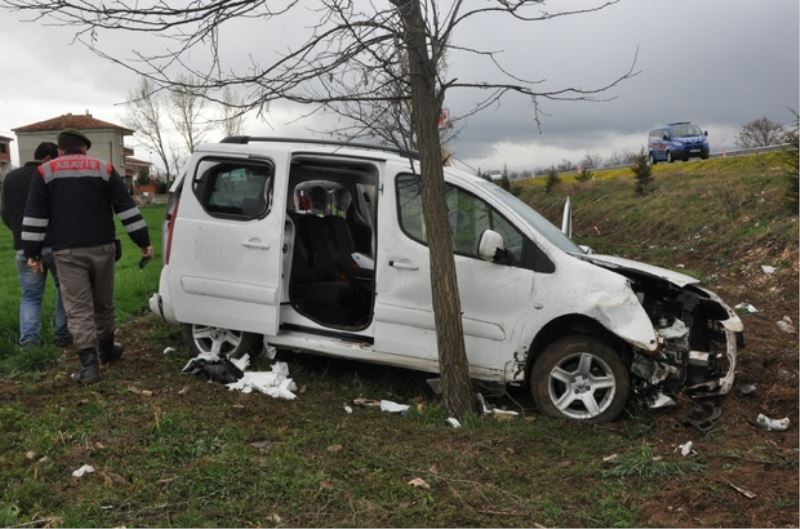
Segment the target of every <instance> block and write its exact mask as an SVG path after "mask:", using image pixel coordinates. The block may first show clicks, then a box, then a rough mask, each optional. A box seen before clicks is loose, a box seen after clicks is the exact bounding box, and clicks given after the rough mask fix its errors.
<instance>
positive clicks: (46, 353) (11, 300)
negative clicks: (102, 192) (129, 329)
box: [0, 206, 164, 376]
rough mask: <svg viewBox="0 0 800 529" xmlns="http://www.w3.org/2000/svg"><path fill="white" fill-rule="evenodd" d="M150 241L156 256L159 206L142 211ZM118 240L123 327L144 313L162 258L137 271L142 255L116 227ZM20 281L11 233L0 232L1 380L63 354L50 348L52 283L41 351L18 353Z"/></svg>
mask: <svg viewBox="0 0 800 529" xmlns="http://www.w3.org/2000/svg"><path fill="white" fill-rule="evenodd" d="M142 214H143V215H144V218H145V220H146V221H147V225H148V227H149V229H150V239H151V241H152V243H153V247H154V248H155V249H156V252H158V253H160V245H161V221H162V219H163V215H164V208H163V206H153V207H145V208H142ZM117 235H118V236H119V237H120V239H121V240H122V245H123V250H122V259H121V260H120V261H119V262H118V263H117V267H116V277H115V287H114V288H115V295H114V299H115V303H116V315H117V323H118V324H122V323H125V322H128V321H130V320H131V319H133V318H134V317H136V316H138V315H139V314H141V313H142V312H143V310H145V309H146V307H147V298H148V297H149V296H150V294H151V293H153V292H155V291H156V290H157V289H158V274H159V271H160V268H161V256H160V255H156V258H155V259H153V260H152V261H151V262H150V263H149V264H148V265H147V266H146V267H145V268H144V270H141V271H140V270H139V267H138V262H139V258H140V256H141V252H140V251H139V249H138V248H137V247H136V245H135V244H133V242H131V240H130V239H129V238H128V237H127V235H126V234H125V232H124V230H123V229H122V227H121V225H120V224H119V222H117ZM19 297H20V289H19V276H18V273H17V268H16V264H15V258H14V249H13V241H12V238H11V232H10V231H9V230H8V229H5V227H3V229H2V230H0V307H3V310H1V311H0V376H10V375H13V374H17V373H21V372H27V371H31V370H36V369H40V368H43V367H47V366H49V365H51V364H52V363H53V362H55V361H57V359H58V358H59V356H60V354H61V350H60V349H58V348H56V347H54V346H53V345H52V336H53V314H54V312H55V286H54V283H53V281H52V277H48V279H47V287H46V291H45V298H44V301H43V304H42V339H43V342H44V343H43V345H42V346H41V347H37V348H35V349H32V350H24V351H22V350H20V349H19V348H18V347H17V346H16V343H17V340H18V338H19Z"/></svg>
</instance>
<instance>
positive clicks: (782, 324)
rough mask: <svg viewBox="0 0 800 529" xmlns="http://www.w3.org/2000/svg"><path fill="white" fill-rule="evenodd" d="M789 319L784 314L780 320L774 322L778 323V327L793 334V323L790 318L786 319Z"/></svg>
mask: <svg viewBox="0 0 800 529" xmlns="http://www.w3.org/2000/svg"><path fill="white" fill-rule="evenodd" d="M787 319H789V318H788V317H787V316H784V317H783V319H782V320H779V321H778V322H776V323H777V324H778V328H779V329H780V330H782V331H783V332H785V333H786V334H794V325H792V320H791V319H789V321H786V320H787Z"/></svg>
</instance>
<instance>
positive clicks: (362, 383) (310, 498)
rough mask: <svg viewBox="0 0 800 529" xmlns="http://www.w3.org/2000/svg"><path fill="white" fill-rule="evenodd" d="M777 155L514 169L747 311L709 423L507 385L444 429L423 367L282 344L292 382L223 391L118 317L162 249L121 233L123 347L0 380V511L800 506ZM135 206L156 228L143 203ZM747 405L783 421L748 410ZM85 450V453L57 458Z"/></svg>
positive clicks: (202, 520) (549, 512)
mask: <svg viewBox="0 0 800 529" xmlns="http://www.w3.org/2000/svg"><path fill="white" fill-rule="evenodd" d="M779 161H780V160H779V159H777V158H774V157H772V155H762V156H754V157H748V158H746V159H745V158H743V159H729V160H708V161H703V162H691V163H687V164H673V165H666V164H665V165H659V166H657V167H656V168H655V178H656V186H657V191H656V192H655V193H654V194H653V195H650V196H648V197H645V198H637V197H635V196H634V194H633V181H632V177H631V176H630V175H629V174H628V173H626V172H624V171H622V172H619V173H617V174H610V175H609V174H603V173H598V175H597V176H598V179H597V180H595V181H591V182H587V183H584V184H578V183H574V182H569V181H567V182H564V183H562V184H561V185H559V186H558V187H557V188H556V189H555V191H554V192H553V193H552V194H546V193H545V192H544V188H543V186H541V185H540V183H539V182H535V181H534V182H528V183H526V184H525V185H524V187H523V191H522V195H523V197H524V198H525V199H526V200H528V201H529V202H530V203H532V204H534V205H535V207H537V209H539V210H540V211H542V212H543V213H545V214H546V215H547V216H548V217H549V218H551V219H553V220H556V219H559V218H560V208H561V205H562V204H563V201H564V199H565V197H566V196H567V195H569V196H571V198H572V201H573V203H574V204H575V219H574V220H575V232H576V238H577V239H578V241H579V242H581V243H589V244H590V245H592V246H593V247H595V249H597V250H599V251H602V252H607V253H618V254H621V255H625V256H628V257H641V258H644V259H645V260H648V261H650V262H653V263H656V264H662V265H666V266H669V267H671V268H676V267H677V268H683V269H684V270H685V271H689V272H690V273H694V274H696V275H699V276H701V277H702V278H703V279H704V280H705V282H706V284H707V285H708V286H709V287H710V288H712V289H714V290H716V291H717V292H719V293H720V294H721V295H722V296H723V298H724V299H726V300H727V301H729V302H730V303H731V304H735V303H738V302H740V301H747V302H750V303H753V304H754V305H755V306H756V307H758V308H759V309H760V311H761V312H760V313H758V314H752V315H750V314H746V315H743V316H742V317H743V319H744V322H745V326H746V339H747V343H748V348H747V349H745V350H744V351H743V352H742V354H741V356H740V359H741V363H740V367H739V370H738V374H737V380H738V381H743V382H752V383H756V384H757V388H758V389H757V391H756V394H755V395H753V396H750V397H742V398H739V397H735V396H733V395H731V396H729V397H727V398H726V399H724V400H723V401H722V406H723V410H724V412H723V415H722V416H721V417H720V419H719V420H718V421H717V422H716V424H715V427H714V428H713V429H712V430H711V431H710V432H709V433H707V434H705V435H703V434H700V433H699V432H698V431H696V430H694V429H693V428H691V427H689V426H687V425H686V423H685V420H686V418H687V416H688V415H689V414H690V413H691V412H692V410H693V407H692V404H691V403H690V402H688V401H681V402H680V405H679V406H678V407H676V408H673V409H669V410H667V411H666V412H665V413H663V414H659V415H643V414H642V413H640V412H637V411H636V410H635V409H633V408H631V409H630V410H629V413H628V414H626V416H625V418H623V419H622V420H619V421H616V422H614V423H612V424H609V425H604V426H585V425H581V426H578V425H574V424H571V423H565V422H561V421H555V420H551V419H549V418H547V417H543V416H541V415H540V414H539V413H538V412H537V411H536V410H535V409H534V407H533V404H532V402H531V400H530V398H529V397H528V396H527V394H526V392H525V391H524V390H522V389H511V390H510V391H509V393H508V394H505V395H496V396H492V397H489V398H488V400H489V401H490V402H492V403H495V404H499V405H502V406H506V407H509V408H513V409H516V410H518V411H520V413H521V417H518V418H514V419H510V420H508V419H506V420H497V419H493V418H486V417H483V418H479V417H468V418H467V420H466V421H465V424H464V427H463V428H461V429H453V428H451V427H449V426H448V425H447V424H446V423H445V419H446V414H445V413H444V412H443V410H442V409H441V408H440V407H439V405H438V401H437V400H436V398H435V397H434V396H433V395H432V394H431V393H430V391H429V389H428V388H427V386H426V384H425V382H424V379H425V378H426V375H422V374H419V373H415V372H411V371H404V370H399V369H389V368H385V367H379V366H370V365H365V364H359V363H356V362H346V361H337V360H331V359H325V358H321V357H315V356H312V355H294V354H291V353H288V352H280V353H279V358H280V359H282V360H286V361H288V362H289V367H290V372H291V376H292V377H293V378H294V379H295V381H296V382H297V384H298V386H299V391H298V399H297V400H295V401H282V400H273V399H269V398H267V397H265V396H263V395H260V394H248V395H245V394H241V393H237V392H229V391H227V389H226V388H225V387H223V386H220V385H214V384H211V385H209V384H206V383H204V382H202V381H200V380H197V379H194V378H191V377H188V376H185V375H181V374H180V369H181V367H182V366H183V364H184V363H185V361H186V356H185V352H186V349H185V347H183V346H182V345H181V342H180V333H179V329H178V328H177V327H175V326H170V325H166V324H164V323H161V322H159V321H158V320H157V318H155V317H154V316H152V315H145V316H142V317H138V318H135V319H130V317H131V316H133V315H135V314H136V313H137V311H139V310H141V308H142V307H143V306H144V302H145V299H146V296H147V295H148V294H149V292H150V291H152V290H153V289H154V288H155V285H156V282H155V272H156V269H157V266H152V265H151V266H152V268H151V269H149V270H148V271H147V272H145V273H149V274H153V275H152V276H150V279H146V280H145V281H144V284H143V285H142V286H138V287H133V286H130V289H129V286H128V285H127V284H124V283H126V282H128V281H131V282H133V281H134V280H135V279H136V278H146V277H148V276H145V275H143V274H140V273H139V272H138V270H136V269H135V268H134V267H135V259H134V258H133V251H128V252H127V254H128V255H127V258H128V259H130V261H127V272H128V274H130V275H132V276H133V277H130V275H129V276H128V278H127V279H123V277H125V276H123V274H122V271H124V270H125V269H121V271H120V274H119V276H118V280H117V288H118V299H120V306H121V307H127V308H126V309H124V313H123V311H120V320H121V322H123V323H122V325H123V330H124V333H125V338H126V353H125V357H124V358H123V361H122V362H120V363H119V364H116V365H114V366H112V367H110V368H109V369H107V370H105V371H104V373H103V380H102V381H101V383H99V384H97V385H94V386H91V387H86V388H83V387H75V386H74V385H72V384H70V383H69V381H68V379H67V375H68V373H69V371H70V370H72V369H74V367H75V365H76V364H77V362H76V360H75V359H74V357H73V356H74V355H72V356H67V357H64V358H62V357H60V356H59V355H58V354H56V355H55V356H54V357H51V362H50V363H48V364H47V365H46V366H44V367H46V369H39V370H34V371H31V370H29V369H26V370H22V369H17V370H15V371H14V372H13V373H11V372H10V371H6V375H5V378H4V379H3V380H2V383H0V431H2V435H0V526H5V525H23V524H24V525H26V526H28V527H33V526H76V527H81V526H109V527H110V526H165V527H166V526H170V527H171V526H188V527H191V526H240V527H249V526H276V527H277V526H288V527H297V526H337V527H338V526H373V527H385V526H409V527H420V526H496V527H519V526H525V527H533V526H537V525H546V526H600V527H634V526H654V527H657V526H675V527H684V526H734V527H758V526H797V524H798V499H797V490H798V454H797V451H796V448H797V443H798V428H797V420H796V419H797V417H798V404H797V403H798V392H797V384H798V378H797V363H798V353H797V336H796V335H787V334H784V333H781V332H780V331H779V330H778V329H777V327H776V325H775V321H776V320H778V319H780V318H781V317H782V316H783V315H784V314H788V315H791V316H792V318H793V319H794V320H795V323H796V320H797V318H796V315H797V307H798V300H797V292H798V282H797V276H798V252H797V235H798V230H797V217H796V216H792V215H789V214H787V213H786V212H785V209H784V208H783V206H782V203H781V202H782V197H783V191H782V185H783V184H782V183H781V180H780V178H779V174H780V170H779V169H778V168H777V167H778V165H779V163H778V162H779ZM147 215H148V221H149V223H150V225H151V226H153V227H156V224H157V223H156V219H158V218H159V216H160V212H159V211H157V210H150V211H148V212H147ZM153 217H155V219H154V218H153ZM154 240H155V236H154ZM123 264H125V263H123ZM154 264H155V263H154ZM762 264H769V265H771V266H774V267H775V268H776V271H775V273H774V274H765V273H764V272H763V271H762V270H761V269H760V265H762ZM679 265H681V266H679ZM3 270H5V269H3ZM8 270H9V271H13V270H11V269H8ZM137 274H138V275H137ZM6 275H7V273H5V274H3V276H2V277H5V276H6ZM14 280H15V279H14ZM122 296H125V297H126V298H130V299H128V300H127V301H125V303H123V300H122V299H121V298H122ZM12 303H16V301H12ZM11 319H12V320H14V318H11ZM9 325H10V326H11V327H10V328H11V329H12V331H13V329H14V325H15V324H14V323H12V324H7V325H6V324H4V327H3V328H7V327H8V326H9ZM166 346H173V347H176V348H177V349H178V352H177V353H175V354H168V355H164V354H163V353H162V351H163V350H164V348H165V347H166ZM267 366H268V362H267V361H266V360H265V359H259V360H258V361H257V365H256V367H261V368H266V367H267ZM39 367H42V366H39ZM357 397H365V398H369V399H381V398H386V399H391V400H394V401H397V402H405V403H410V404H412V405H413V406H412V410H411V411H410V412H409V413H408V414H407V415H405V416H402V417H401V416H396V415H389V414H385V413H380V412H378V411H376V410H374V409H364V408H359V407H357V406H355V405H354V404H353V402H352V401H353V399H355V398H357ZM345 404H349V405H350V406H352V407H353V408H354V412H353V413H352V414H348V413H346V412H345V410H344V405H345ZM758 413H766V414H767V415H769V416H772V417H777V418H779V417H783V416H788V417H790V418H791V421H792V424H791V427H790V429H789V430H788V431H787V432H770V433H767V432H764V431H762V430H759V429H758V428H757V427H756V426H755V417H756V415H757V414H758ZM690 440H691V441H693V442H694V448H695V450H696V454H695V455H693V456H690V457H687V458H683V457H681V456H680V454H679V453H678V452H676V447H677V446H678V444H681V443H685V442H687V441H690ZM83 464H91V465H93V466H94V467H95V469H96V472H95V473H94V474H91V475H88V476H86V477H84V478H73V477H72V476H71V472H72V471H73V470H75V469H77V468H78V467H80V466H81V465H83ZM415 478H420V479H422V480H424V483H425V485H427V487H426V486H422V487H415V486H412V485H410V484H409V482H411V481H412V480H414V479H415ZM734 487H739V489H741V490H746V491H751V492H754V493H755V497H754V498H752V499H751V498H748V497H746V496H744V495H743V494H742V493H741V492H739V491H737V489H736V488H734Z"/></svg>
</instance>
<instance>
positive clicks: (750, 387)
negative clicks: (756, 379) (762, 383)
mask: <svg viewBox="0 0 800 529" xmlns="http://www.w3.org/2000/svg"><path fill="white" fill-rule="evenodd" d="M733 391H734V393H736V396H737V397H746V396H748V395H752V394H753V393H755V392H756V385H755V384H738V385H737V386H736V387H735V388H734V389H733Z"/></svg>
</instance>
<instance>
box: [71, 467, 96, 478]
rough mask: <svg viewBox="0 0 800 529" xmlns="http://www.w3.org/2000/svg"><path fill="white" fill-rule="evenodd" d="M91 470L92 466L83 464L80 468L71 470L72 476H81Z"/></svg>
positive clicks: (89, 472) (92, 470)
mask: <svg viewBox="0 0 800 529" xmlns="http://www.w3.org/2000/svg"><path fill="white" fill-rule="evenodd" d="M92 472H94V467H93V466H92V465H83V466H82V467H81V468H79V469H77V470H75V471H74V472H72V476H73V477H76V478H82V477H83V476H85V475H86V474H91V473H92Z"/></svg>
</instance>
